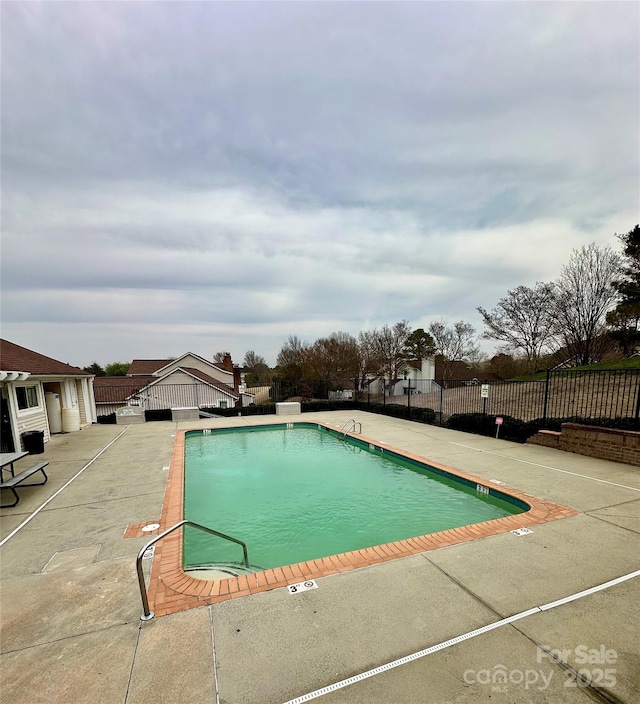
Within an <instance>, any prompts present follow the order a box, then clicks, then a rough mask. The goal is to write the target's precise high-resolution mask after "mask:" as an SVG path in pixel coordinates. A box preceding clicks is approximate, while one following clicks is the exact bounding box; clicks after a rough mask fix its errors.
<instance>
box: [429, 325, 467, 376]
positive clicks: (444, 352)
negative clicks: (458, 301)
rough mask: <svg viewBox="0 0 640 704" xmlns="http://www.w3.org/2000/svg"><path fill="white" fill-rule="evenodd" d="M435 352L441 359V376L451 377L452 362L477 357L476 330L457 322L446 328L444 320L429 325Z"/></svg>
mask: <svg viewBox="0 0 640 704" xmlns="http://www.w3.org/2000/svg"><path fill="white" fill-rule="evenodd" d="M429 332H430V333H431V336H432V337H433V340H434V342H435V347H436V352H437V353H438V354H439V355H441V356H442V358H443V365H444V367H443V376H444V378H445V379H448V378H449V377H450V376H451V368H452V362H458V361H469V360H471V359H474V358H476V357H477V356H478V353H479V347H478V345H477V344H476V330H475V328H474V327H473V325H471V324H469V323H465V322H464V321H463V320H459V321H458V322H457V323H455V324H454V325H453V326H448V325H447V324H446V322H445V321H444V320H435V321H434V322H432V323H431V324H430V325H429Z"/></svg>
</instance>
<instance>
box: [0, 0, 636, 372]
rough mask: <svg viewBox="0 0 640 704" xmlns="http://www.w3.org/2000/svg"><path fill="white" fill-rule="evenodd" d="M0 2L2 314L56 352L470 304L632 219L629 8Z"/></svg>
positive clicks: (235, 345) (188, 341) (384, 318)
mask: <svg viewBox="0 0 640 704" xmlns="http://www.w3.org/2000/svg"><path fill="white" fill-rule="evenodd" d="M1 12H2V95H3V108H2V174H3V179H2V188H3V203H2V221H3V240H2V274H3V284H2V285H3V306H2V318H3V335H4V336H6V337H9V338H10V339H14V340H15V341H16V342H19V343H20V344H26V345H27V346H32V347H33V348H35V349H38V350H39V351H42V352H44V353H46V354H50V355H53V356H58V357H59V358H62V359H65V360H67V361H71V362H72V363H76V364H86V363H88V362H89V361H91V359H99V360H101V361H108V360H109V359H111V358H116V357H120V358H130V357H134V356H150V357H156V356H158V355H164V354H179V353H181V352H182V351H185V350H186V349H193V351H196V352H200V353H203V354H204V353H210V352H212V351H215V350H216V349H218V348H220V349H222V348H225V349H231V350H232V351H233V353H234V356H235V357H237V358H241V357H242V356H243V354H244V352H245V351H246V350H247V349H255V350H256V351H258V352H259V353H261V354H264V355H265V356H266V357H267V358H268V360H269V361H270V362H274V361H275V355H276V353H277V351H278V349H279V347H280V345H281V343H282V342H283V341H284V340H285V339H286V337H287V336H288V335H289V334H300V335H301V336H302V337H307V338H308V339H310V340H313V339H315V338H316V337H318V336H320V335H325V334H328V333H330V332H332V331H333V330H347V331H350V332H353V333H357V331H358V330H360V329H365V328H366V327H372V326H375V325H381V324H384V323H393V322H395V321H397V320H399V319H402V318H406V319H409V320H410V321H411V323H412V324H413V325H415V326H416V327H418V326H425V325H427V324H428V322H429V321H430V320H432V319H434V318H440V317H445V318H449V319H451V320H454V319H459V318H465V319H467V320H470V321H471V322H474V323H475V324H479V321H478V320H477V316H476V314H475V309H476V307H477V306H478V305H482V306H485V307H492V306H493V305H495V303H496V302H497V300H498V299H499V298H500V297H501V296H503V295H504V294H505V293H506V291H507V290H508V289H509V288H513V287H514V286H516V285H519V284H529V285H532V284H533V283H535V281H536V280H549V279H552V278H555V276H557V274H558V272H559V269H560V266H561V265H562V263H564V262H565V261H566V260H567V258H568V255H569V253H570V251H571V249H573V248H574V247H577V246H580V245H582V244H586V243H588V242H591V241H596V242H599V243H600V244H612V245H613V244H615V241H614V239H613V237H612V235H613V233H614V232H616V231H618V232H620V231H626V230H628V229H630V228H631V227H632V226H633V225H634V224H635V222H637V218H638V209H639V207H638V205H639V203H638V192H639V183H640V179H639V166H638V153H639V148H640V144H639V137H638V122H639V113H638V104H639V102H638V97H639V96H638V90H639V73H640V71H639V66H638V63H639V58H638V57H639V56H640V51H639V49H640V46H639V44H640V42H639V39H638V33H637V26H638V20H639V12H640V11H639V9H638V6H637V5H635V4H631V3H581V2H577V3H557V4H556V3H537V2H534V3H375V4H371V3H330V4H326V3H76V4H63V3H44V4H38V3H12V2H9V3H4V4H3V5H2V8H1ZM107 330H108V334H107V333H106V332H104V331H107ZM101 331H103V332H101ZM201 346H204V349H202V348H201ZM168 347H171V349H168Z"/></svg>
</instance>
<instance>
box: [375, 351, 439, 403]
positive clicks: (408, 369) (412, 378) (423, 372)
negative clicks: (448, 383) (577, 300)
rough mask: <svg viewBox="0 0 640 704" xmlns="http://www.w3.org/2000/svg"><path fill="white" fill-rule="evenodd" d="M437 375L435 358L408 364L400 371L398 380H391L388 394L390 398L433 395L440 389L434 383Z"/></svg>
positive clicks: (426, 358)
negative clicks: (432, 393) (408, 395)
mask: <svg viewBox="0 0 640 704" xmlns="http://www.w3.org/2000/svg"><path fill="white" fill-rule="evenodd" d="M435 375H436V366H435V360H434V358H433V357H425V358H424V359H423V360H415V361H411V362H407V363H406V365H405V366H404V368H403V369H401V370H400V373H399V376H398V378H397V379H391V381H390V382H389V383H388V386H387V393H388V394H389V396H406V395H407V394H409V393H411V394H417V393H419V394H427V393H431V392H432V391H436V390H438V389H439V388H440V387H439V386H438V385H437V384H436V382H435V381H434V379H435Z"/></svg>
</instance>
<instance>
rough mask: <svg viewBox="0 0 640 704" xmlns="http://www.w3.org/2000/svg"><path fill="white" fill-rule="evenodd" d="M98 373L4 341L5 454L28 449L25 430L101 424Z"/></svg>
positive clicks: (0, 361)
mask: <svg viewBox="0 0 640 704" xmlns="http://www.w3.org/2000/svg"><path fill="white" fill-rule="evenodd" d="M93 379H94V376H93V374H88V373H87V372H85V371H84V370H82V369H79V368H78V367H73V366H71V365H70V364H66V363H65V362H59V361H58V360H56V359H52V358H51V357H46V356H45V355H43V354H40V353H39V352H34V351H33V350H30V349H27V348H26V347H21V346H20V345H16V344H15V343H13V342H9V341H8V340H0V385H1V390H2V421H1V427H0V431H1V436H0V438H1V445H2V452H14V451H18V450H21V449H24V441H23V438H22V436H23V434H24V433H28V432H30V431H40V432H42V434H43V440H44V442H48V441H49V440H50V438H51V435H52V434H53V433H60V432H71V431H74V430H80V428H81V427H82V426H83V425H87V424H90V423H95V422H96V404H95V399H94V395H93Z"/></svg>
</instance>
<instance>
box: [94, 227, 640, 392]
mask: <svg viewBox="0 0 640 704" xmlns="http://www.w3.org/2000/svg"><path fill="white" fill-rule="evenodd" d="M615 237H617V238H618V239H619V240H620V242H621V243H622V254H617V253H616V252H615V251H614V250H613V249H612V248H611V247H610V246H605V247H598V246H596V245H595V244H590V245H585V246H583V247H580V248H579V249H575V250H573V252H572V253H571V255H570V258H569V261H568V262H567V263H566V264H565V265H564V266H563V267H562V269H561V271H560V275H559V277H558V279H557V280H556V281H552V282H540V281H539V282H536V284H535V285H534V286H533V287H530V286H517V287H516V288H514V289H512V290H510V291H507V293H506V295H505V296H504V297H503V298H501V299H500V300H499V301H498V303H497V304H496V306H495V307H494V308H493V309H491V310H486V309H484V308H482V307H479V308H478V309H477V310H478V312H479V313H480V315H481V316H482V320H483V324H484V330H483V331H482V333H481V334H480V335H478V334H477V333H476V330H475V328H474V327H473V326H472V325H471V324H469V323H467V322H465V321H464V320H460V321H458V322H456V323H453V324H448V323H447V322H446V321H444V320H436V321H433V322H432V323H430V324H429V326H428V328H427V330H424V329H422V328H418V329H416V330H412V329H411V327H410V325H409V322H408V321H406V320H401V321H399V322H397V323H395V324H394V325H383V326H382V327H379V328H375V329H373V330H366V331H362V332H359V333H358V334H357V336H354V335H351V334H350V333H346V332H334V333H331V334H330V335H329V336H327V337H321V338H318V339H317V340H316V341H315V342H312V343H309V342H305V341H303V340H302V339H301V338H300V337H298V336H297V335H290V336H289V337H288V339H287V340H286V342H285V343H284V344H283V345H282V348H281V349H280V352H279V353H278V357H277V362H276V367H275V368H274V369H271V368H270V367H269V365H268V364H267V363H266V360H265V358H264V357H262V356H261V355H259V354H257V353H256V352H255V351H253V350H249V351H247V352H246V354H245V356H244V359H243V364H242V366H243V367H244V370H245V373H246V381H247V383H248V384H249V385H250V386H259V385H268V384H270V383H271V382H272V380H274V379H287V380H291V381H314V380H318V381H323V382H327V383H329V384H333V385H343V384H345V383H350V384H351V383H353V382H354V381H355V382H356V383H358V385H359V386H362V385H363V384H364V383H365V381H366V380H367V378H369V377H370V376H376V377H384V378H386V379H398V378H399V377H400V375H401V374H402V372H403V371H404V370H405V369H406V367H407V365H409V364H417V365H419V364H420V363H421V362H422V360H423V359H425V358H427V357H430V356H436V358H437V359H438V361H439V363H440V365H441V369H442V376H443V377H444V378H445V379H447V378H449V376H450V373H451V369H452V365H453V362H457V361H464V362H467V363H469V364H470V365H471V366H473V367H474V368H475V369H476V370H477V372H478V373H479V374H481V373H482V372H487V371H494V372H496V373H498V374H499V375H500V376H502V377H504V378H509V377H512V376H516V375H524V374H528V373H531V372H533V371H535V370H537V369H539V368H542V367H544V366H547V367H548V366H553V365H554V364H556V363H558V362H565V361H572V362H574V363H575V364H581V365H582V364H589V363H591V362H593V361H598V360H599V359H600V358H601V356H602V354H603V353H604V352H606V351H609V350H610V349H611V347H612V346H614V345H615V346H617V347H618V349H619V350H620V351H621V353H622V354H623V356H628V355H629V354H631V353H632V352H633V350H634V349H635V348H636V347H637V346H638V345H639V344H640V225H636V226H635V227H634V228H633V229H632V230H630V231H629V232H627V233H625V234H616V235H615ZM480 338H482V339H488V340H495V341H496V342H498V343H501V344H500V346H499V348H498V350H497V354H496V355H494V356H493V357H492V358H491V359H490V360H489V359H487V358H486V357H483V355H482V354H481V352H480V346H479V344H478V342H479V339H480ZM226 354H228V353H227V352H216V353H215V354H214V356H213V361H214V362H222V361H223V360H224V358H225V355H226ZM128 368H129V365H128V364H126V363H123V362H113V363H112V364H108V365H106V367H105V368H104V369H103V368H102V367H101V366H100V365H98V364H97V363H96V362H93V363H92V364H91V365H89V366H88V367H85V371H87V372H89V373H92V374H96V375H97V376H103V375H107V376H123V375H126V373H127V371H128Z"/></svg>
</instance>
